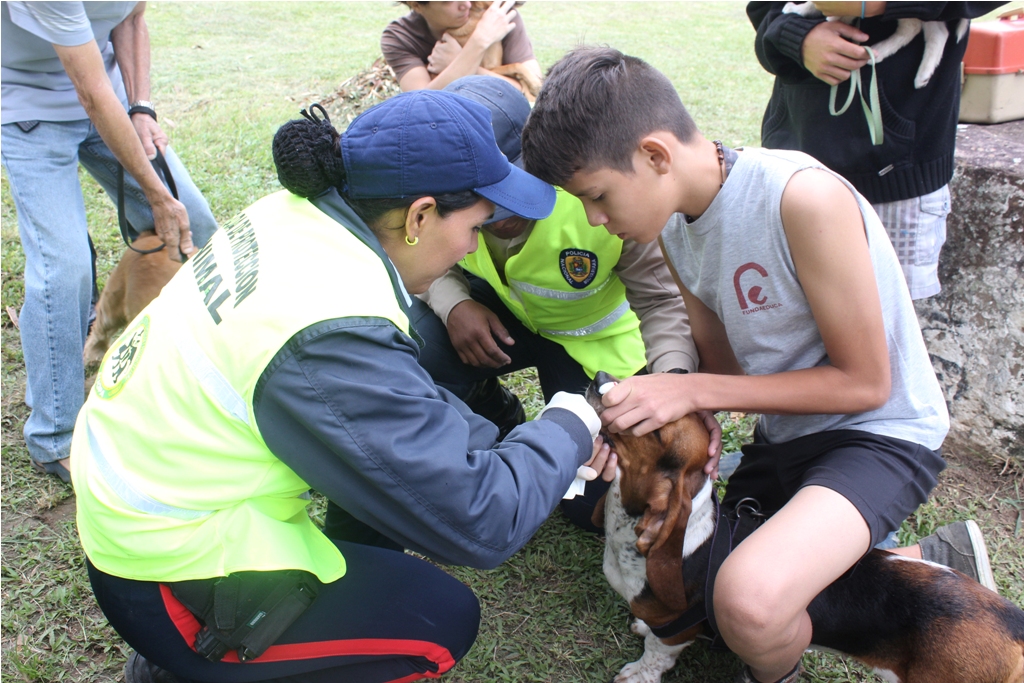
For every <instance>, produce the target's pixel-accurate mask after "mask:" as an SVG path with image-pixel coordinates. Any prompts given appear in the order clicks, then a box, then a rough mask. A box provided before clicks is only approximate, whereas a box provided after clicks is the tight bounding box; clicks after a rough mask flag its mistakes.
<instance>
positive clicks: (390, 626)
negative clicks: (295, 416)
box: [88, 541, 480, 683]
mask: <svg viewBox="0 0 1024 683" xmlns="http://www.w3.org/2000/svg"><path fill="white" fill-rule="evenodd" d="M335 543H336V544H337V545H338V548H339V549H340V550H341V552H342V554H343V555H344V556H345V560H346V562H347V564H348V571H347V573H346V574H345V576H343V577H342V578H340V579H338V580H337V581H335V582H333V583H330V584H326V585H324V586H322V587H321V589H320V593H319V595H318V596H317V598H316V600H315V601H314V602H313V604H312V605H311V606H310V607H309V609H307V610H306V611H305V612H304V613H303V614H302V615H301V616H300V617H299V618H298V620H297V621H296V622H295V623H294V624H292V625H291V626H290V627H289V628H288V630H286V631H285V632H284V634H282V636H281V637H280V638H279V639H278V640H277V642H276V643H275V644H274V645H272V646H271V647H270V648H269V649H268V650H267V651H266V652H265V653H263V655H261V656H260V657H258V658H257V659H255V660H252V661H249V662H245V663H239V662H238V660H237V655H236V654H235V653H234V652H230V653H228V655H227V657H225V658H224V659H223V660H222V661H220V662H210V661H208V660H206V659H205V658H204V657H202V656H200V655H199V654H197V653H196V652H195V650H194V649H193V647H192V643H193V642H194V636H195V632H196V631H198V629H199V626H200V625H199V623H198V621H197V620H196V619H195V617H194V616H192V614H191V613H190V612H189V611H188V610H187V609H185V608H184V607H183V606H182V605H181V603H179V602H178V601H177V600H176V599H175V598H174V597H173V596H172V595H171V593H170V590H169V589H168V588H167V586H163V585H161V584H159V583H154V582H149V581H132V580H128V579H122V578H118V577H115V576H111V575H109V574H105V573H103V572H101V571H99V570H98V569H96V568H95V567H93V566H92V564H91V563H89V564H88V569H89V580H90V581H91V582H92V588H93V592H94V593H95V594H96V599H97V601H98V602H99V605H100V608H101V609H102V610H103V613H104V614H105V615H106V616H107V619H108V620H109V621H110V624H111V626H113V627H114V630H116V631H117V632H118V634H120V635H121V637H122V638H124V640H125V641H126V642H127V643H128V644H129V645H131V646H132V647H133V648H135V650H137V651H138V652H139V654H141V655H142V656H143V657H145V658H146V659H147V660H148V661H150V662H152V663H153V664H156V665H157V666H159V667H161V668H164V669H167V670H168V671H170V672H172V673H174V674H175V675H177V676H178V677H179V678H181V679H182V680H183V681H185V682H186V683H191V682H192V681H197V682H198V681H203V682H208V683H251V682H255V681H266V682H272V683H328V682H330V683H337V682H338V681H346V683H384V682H385V681H393V682H394V683H399V682H405V681H414V680H418V679H420V678H428V677H429V678H436V677H437V676H438V675H440V674H441V673H444V672H445V671H447V670H448V669H450V668H451V667H453V666H454V665H455V663H456V662H457V661H458V660H460V659H461V658H462V657H464V656H465V655H466V653H467V652H469V648H470V647H471V646H472V645H473V641H474V640H476V635H477V631H478V629H479V626H480V604H479V602H478V601H477V599H476V596H475V595H474V594H473V591H471V590H470V589H469V588H468V587H466V586H465V585H464V584H463V583H462V582H460V581H458V580H456V579H454V578H452V577H451V576H449V575H448V574H446V573H445V572H443V571H441V570H440V569H438V568H437V567H435V566H434V565H432V564H430V563H428V562H425V561H423V560H421V559H418V558H416V557H413V556H411V555H405V554H403V553H400V552H396V551H394V550H388V549H384V548H377V547H371V546H367V545H358V544H354V543H348V542H344V541H335ZM231 660H233V661H231Z"/></svg>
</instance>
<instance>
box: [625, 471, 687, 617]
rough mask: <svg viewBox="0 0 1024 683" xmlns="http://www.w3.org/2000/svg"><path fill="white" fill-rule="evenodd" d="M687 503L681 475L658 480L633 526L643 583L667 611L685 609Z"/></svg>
mask: <svg viewBox="0 0 1024 683" xmlns="http://www.w3.org/2000/svg"><path fill="white" fill-rule="evenodd" d="M690 508H691V500H690V496H689V494H688V493H687V491H686V484H685V481H684V477H683V474H682V472H679V473H677V476H676V477H675V478H674V479H673V478H671V477H668V476H664V477H661V478H660V479H659V481H658V482H657V483H656V484H655V485H654V486H653V487H652V491H651V495H650V498H649V499H648V506H647V510H646V511H645V512H644V516H643V518H642V519H641V520H640V522H639V523H638V524H637V526H636V533H637V542H636V547H637V550H639V551H640V554H642V555H644V556H646V557H647V583H649V584H650V586H651V591H652V592H653V593H654V595H655V597H657V598H658V600H660V601H661V602H662V603H664V604H665V605H666V606H668V607H670V608H671V609H676V610H680V611H682V610H685V609H686V607H687V603H686V590H685V587H684V586H683V538H684V536H685V535H686V523H687V522H688V521H689V519H690Z"/></svg>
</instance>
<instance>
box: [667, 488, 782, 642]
mask: <svg viewBox="0 0 1024 683" xmlns="http://www.w3.org/2000/svg"><path fill="white" fill-rule="evenodd" d="M711 499H712V500H713V501H714V504H715V531H714V533H713V534H712V536H711V540H710V541H709V542H710V543H711V550H710V552H709V553H708V569H707V576H706V578H705V580H704V599H703V600H701V601H700V602H698V603H697V604H696V605H694V606H693V607H691V608H689V609H688V610H686V611H685V612H683V613H682V614H681V615H679V617H677V618H676V619H674V620H673V621H670V622H669V623H667V624H665V625H663V626H658V627H651V633H653V634H654V635H656V636H658V637H659V638H670V637H671V636H674V635H677V634H679V633H682V632H683V631H686V630H687V629H691V628H693V627H694V626H696V625H697V624H700V623H701V622H704V621H707V622H708V626H709V627H710V628H711V631H712V632H713V633H714V634H715V637H714V639H713V640H714V642H713V643H712V646H713V647H714V646H718V647H716V649H722V648H724V647H725V644H724V642H722V639H721V636H720V635H719V633H718V624H717V623H716V622H715V612H714V610H713V609H710V606H711V600H712V597H713V596H714V594H715V578H716V577H717V576H718V570H719V568H720V567H721V566H722V563H723V562H725V558H726V557H728V556H729V553H731V552H732V549H733V548H735V547H736V546H738V545H739V544H740V543H741V542H742V541H743V539H745V538H746V537H747V536H749V535H750V534H751V533H753V532H754V530H755V529H757V527H759V526H760V525H761V523H762V522H763V521H764V517H765V515H764V513H762V512H761V506H760V505H759V504H758V502H757V501H756V500H754V499H753V498H744V499H743V500H741V501H740V502H739V504H737V506H736V519H735V520H732V519H730V518H729V515H728V514H726V512H725V511H724V510H723V509H722V506H721V504H720V503H719V502H718V496H717V495H716V494H714V493H712V495H711ZM681 578H682V577H680V579H681ZM726 649H727V648H726Z"/></svg>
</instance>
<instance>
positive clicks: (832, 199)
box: [602, 169, 891, 435]
mask: <svg viewBox="0 0 1024 683" xmlns="http://www.w3.org/2000/svg"><path fill="white" fill-rule="evenodd" d="M782 220H783V225H784V227H785V230H786V235H787V238H788V240H789V245H790V251H791V253H792V255H793V261H794V264H795V265H796V269H797V277H798V279H799V280H800V283H801V285H802V287H803V289H804V292H805V294H806V296H807V300H808V303H809V304H810V306H811V310H812V312H813V314H814V317H815V322H816V324H817V326H818V329H819V332H820V334H821V337H822V340H823V341H824V344H825V349H826V351H827V352H828V355H829V360H830V364H829V365H824V366H820V367H814V368H807V369H804V370H795V371H791V372H784V373H778V374H773V375H761V376H748V375H744V376H734V375H723V374H709V373H698V374H694V375H651V376H648V377H633V378H629V379H627V380H624V381H623V382H620V383H619V385H618V386H616V387H614V388H613V389H612V390H610V391H609V392H608V393H607V394H605V398H604V402H605V405H606V406H608V408H607V409H606V410H605V411H604V413H603V414H602V420H603V421H605V423H606V424H608V425H609V428H610V429H611V430H612V431H625V430H627V429H628V430H629V431H630V432H631V433H633V434H637V435H640V434H645V433H647V432H650V431H653V430H654V429H657V428H659V427H661V426H662V425H664V424H667V423H668V422H671V421H672V420H675V419H678V418H680V417H682V416H683V415H686V414H687V413H690V412H694V411H695V410H700V409H711V410H740V411H747V412H759V413H769V414H789V415H792V414H805V415H811V414H844V413H861V412H865V411H868V410H872V409H875V408H877V407H880V406H881V405H884V403H885V401H886V400H888V396H889V390H890V381H891V378H890V371H889V354H888V347H887V344H886V339H885V330H884V326H883V322H882V312H881V303H880V301H879V296H878V290H877V287H876V285H875V279H874V270H873V268H872V265H871V258H870V254H869V252H868V244H867V238H866V236H865V232H864V222H863V219H862V217H861V214H860V210H859V208H858V207H857V202H856V200H855V198H854V196H853V193H852V192H851V191H850V190H849V189H848V188H847V187H846V186H845V185H843V184H842V182H840V181H839V180H838V179H836V178H835V177H834V176H832V175H831V174H829V173H827V172H825V171H820V170H813V169H812V170H806V171H802V172H800V173H797V174H796V175H794V176H793V179H792V180H791V181H790V183H789V185H788V186H787V187H786V190H785V192H784V193H783V198H782ZM684 298H686V293H685V292H684ZM691 301H693V302H694V303H692V304H691ZM686 304H687V309H688V310H689V313H690V325H691V327H692V329H693V336H694V341H695V342H696V343H697V350H698V352H699V353H700V354H701V361H702V365H703V364H704V363H705V362H709V361H706V360H705V359H706V354H709V353H711V354H713V353H714V350H715V348H716V347H720V346H721V343H720V341H716V337H715V333H714V329H715V322H714V320H712V319H715V320H716V319H717V318H716V316H714V313H713V312H711V311H706V308H705V311H706V313H705V312H702V311H701V310H700V308H701V306H702V304H699V303H696V297H693V296H690V297H689V298H686ZM691 305H692V306H693V307H692V308H691ZM708 314H710V318H712V319H709V316H708ZM718 325H721V323H720V322H719V323H718ZM719 334H723V335H724V329H723V330H722V331H721V332H720V333H719ZM706 349H707V350H706Z"/></svg>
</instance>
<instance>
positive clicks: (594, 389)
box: [586, 370, 619, 415]
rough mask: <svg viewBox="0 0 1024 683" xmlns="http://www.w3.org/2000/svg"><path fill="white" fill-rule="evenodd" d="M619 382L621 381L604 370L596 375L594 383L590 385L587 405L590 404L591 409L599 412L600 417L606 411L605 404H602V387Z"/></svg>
mask: <svg viewBox="0 0 1024 683" xmlns="http://www.w3.org/2000/svg"><path fill="white" fill-rule="evenodd" d="M618 381H619V380H617V379H616V378H615V377H613V376H611V375H609V374H608V373H607V372H605V371H603V370H598V371H597V373H596V374H595V375H594V381H593V382H591V383H590V386H589V387H587V394H586V399H587V403H589V404H590V407H591V408H593V409H594V410H595V411H597V414H598V415H600V414H601V411H602V410H604V404H603V403H601V387H603V386H604V385H606V384H609V383H611V384H614V383H615V382H618Z"/></svg>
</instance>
